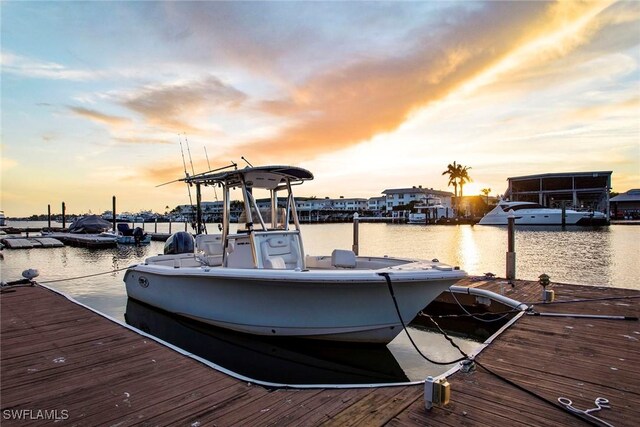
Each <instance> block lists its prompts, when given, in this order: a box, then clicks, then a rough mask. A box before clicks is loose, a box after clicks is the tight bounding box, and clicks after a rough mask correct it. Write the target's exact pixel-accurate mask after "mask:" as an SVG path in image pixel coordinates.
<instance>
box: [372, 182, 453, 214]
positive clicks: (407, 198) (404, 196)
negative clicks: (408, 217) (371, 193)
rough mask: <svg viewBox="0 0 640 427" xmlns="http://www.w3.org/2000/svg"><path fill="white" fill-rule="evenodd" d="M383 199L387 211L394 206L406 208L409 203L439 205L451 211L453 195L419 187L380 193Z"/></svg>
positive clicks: (388, 190) (394, 189)
mask: <svg viewBox="0 0 640 427" xmlns="http://www.w3.org/2000/svg"><path fill="white" fill-rule="evenodd" d="M382 194H384V197H385V203H386V208H387V211H390V210H392V209H393V208H394V207H396V206H406V205H409V204H410V203H411V202H414V205H415V204H425V205H429V204H437V203H436V202H435V201H438V202H439V204H441V205H442V206H444V207H445V208H449V209H451V198H452V197H453V193H451V192H449V191H440V190H434V189H433V188H422V186H421V185H419V186H417V187H416V186H413V187H411V188H393V189H387V190H384V191H383V192H382Z"/></svg>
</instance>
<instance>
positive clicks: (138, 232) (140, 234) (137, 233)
mask: <svg viewBox="0 0 640 427" xmlns="http://www.w3.org/2000/svg"><path fill="white" fill-rule="evenodd" d="M146 235H147V233H145V232H144V230H143V229H142V228H140V227H136V228H135V230H133V239H134V240H135V242H136V245H139V244H140V242H141V241H142V239H144V238H145V237H146Z"/></svg>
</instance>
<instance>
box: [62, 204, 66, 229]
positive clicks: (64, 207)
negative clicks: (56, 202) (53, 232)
mask: <svg viewBox="0 0 640 427" xmlns="http://www.w3.org/2000/svg"><path fill="white" fill-rule="evenodd" d="M65 214H66V206H65V204H64V202H62V228H65V225H66V224H67V222H66V218H65Z"/></svg>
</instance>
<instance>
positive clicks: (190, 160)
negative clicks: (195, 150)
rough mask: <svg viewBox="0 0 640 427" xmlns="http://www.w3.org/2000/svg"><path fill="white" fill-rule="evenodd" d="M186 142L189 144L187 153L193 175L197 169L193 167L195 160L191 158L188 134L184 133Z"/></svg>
mask: <svg viewBox="0 0 640 427" xmlns="http://www.w3.org/2000/svg"><path fill="white" fill-rule="evenodd" d="M184 142H185V144H187V153H189V162H190V163H191V173H192V174H193V175H195V174H196V171H195V170H194V169H193V160H192V159H191V150H190V149H189V140H188V139H187V134H186V133H185V134H184Z"/></svg>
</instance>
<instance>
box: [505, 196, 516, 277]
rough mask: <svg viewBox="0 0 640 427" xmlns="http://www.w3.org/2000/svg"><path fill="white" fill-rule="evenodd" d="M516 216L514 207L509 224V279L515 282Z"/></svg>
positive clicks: (510, 212)
mask: <svg viewBox="0 0 640 427" xmlns="http://www.w3.org/2000/svg"><path fill="white" fill-rule="evenodd" d="M515 228H516V216H515V214H514V213H513V209H511V210H510V211H509V218H508V226H507V274H506V276H507V280H509V283H513V281H514V280H516V233H515Z"/></svg>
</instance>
